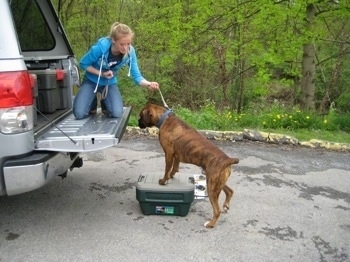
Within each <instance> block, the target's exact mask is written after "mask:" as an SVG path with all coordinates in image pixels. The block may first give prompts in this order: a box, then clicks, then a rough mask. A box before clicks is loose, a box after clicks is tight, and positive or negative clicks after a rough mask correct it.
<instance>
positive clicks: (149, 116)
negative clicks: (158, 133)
mask: <svg viewBox="0 0 350 262" xmlns="http://www.w3.org/2000/svg"><path fill="white" fill-rule="evenodd" d="M142 114H143V120H144V121H145V122H146V123H150V122H151V119H152V112H151V110H150V109H149V108H147V109H145V110H144V111H143V113H142Z"/></svg>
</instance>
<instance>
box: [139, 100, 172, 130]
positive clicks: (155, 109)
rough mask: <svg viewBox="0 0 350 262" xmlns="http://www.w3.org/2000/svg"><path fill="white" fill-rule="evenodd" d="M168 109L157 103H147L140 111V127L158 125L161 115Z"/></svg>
mask: <svg viewBox="0 0 350 262" xmlns="http://www.w3.org/2000/svg"><path fill="white" fill-rule="evenodd" d="M166 110H167V109H166V108H165V107H163V106H159V105H156V104H147V105H146V106H145V107H144V108H143V109H142V110H141V112H140V118H139V127H140V128H146V127H151V126H156V125H157V123H158V121H159V119H160V118H161V116H162V115H163V114H164V112H165V111H166Z"/></svg>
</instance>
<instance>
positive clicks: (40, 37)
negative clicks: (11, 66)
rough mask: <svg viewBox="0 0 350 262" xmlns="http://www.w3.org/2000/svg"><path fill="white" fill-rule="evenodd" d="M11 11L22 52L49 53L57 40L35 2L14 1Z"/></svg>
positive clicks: (29, 0)
mask: <svg viewBox="0 0 350 262" xmlns="http://www.w3.org/2000/svg"><path fill="white" fill-rule="evenodd" d="M11 9H12V14H13V18H14V20H15V26H16V30H17V35H18V38H19V42H20V45H21V49H22V51H48V50H51V49H53V48H54V46H55V39H54V37H53V35H52V34H51V31H50V28H49V27H48V25H47V23H46V21H45V18H44V16H43V14H42V13H41V11H40V9H39V7H38V5H37V4H36V1H35V0H12V1H11Z"/></svg>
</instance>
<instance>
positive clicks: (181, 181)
mask: <svg viewBox="0 0 350 262" xmlns="http://www.w3.org/2000/svg"><path fill="white" fill-rule="evenodd" d="M163 177H164V173H159V172H158V173H153V172H149V173H142V174H141V175H140V176H139V179H138V182H137V185H136V188H137V189H139V190H147V191H162V192H180V191H194V180H193V174H184V173H176V174H175V176H174V178H171V179H169V180H168V182H167V184H166V185H159V179H161V178H163Z"/></svg>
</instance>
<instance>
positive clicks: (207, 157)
mask: <svg viewBox="0 0 350 262" xmlns="http://www.w3.org/2000/svg"><path fill="white" fill-rule="evenodd" d="M152 126H156V127H158V128H159V142H160V144H161V146H162V148H163V150H164V153H165V174H164V177H163V178H162V179H160V180H159V184H160V185H165V184H166V182H167V181H168V180H169V179H170V178H173V177H174V175H175V173H176V172H178V171H179V164H180V162H182V163H189V164H194V165H197V166H199V167H201V168H202V169H203V171H204V173H205V175H206V180H207V192H208V196H209V200H210V203H211V205H212V207H213V217H212V219H211V220H210V221H208V222H206V223H205V224H204V226H205V227H207V228H213V227H214V226H215V224H216V222H217V220H218V218H219V216H220V213H221V211H220V207H219V195H220V192H221V190H223V191H224V192H225V195H226V199H225V202H224V205H223V209H224V212H226V211H227V210H228V209H229V204H230V200H231V198H232V195H233V190H232V189H231V188H230V187H228V186H227V185H226V181H227V179H228V178H229V176H230V174H231V165H233V164H237V163H238V162H239V159H238V158H231V157H228V156H227V155H226V154H225V153H224V152H222V151H221V150H220V149H219V148H218V147H217V146H216V145H214V144H213V143H212V142H211V141H209V140H208V139H207V138H205V137H204V136H203V135H202V134H200V133H199V132H198V131H196V130H195V129H194V128H192V127H190V126H189V125H188V124H186V123H185V122H184V121H183V120H181V119H180V118H178V117H177V116H176V115H175V114H174V113H173V112H172V111H171V110H169V109H167V108H165V107H163V106H159V105H155V104H147V105H146V106H145V107H144V108H143V109H142V110H141V112H140V119H139V127H140V128H146V127H152Z"/></svg>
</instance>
